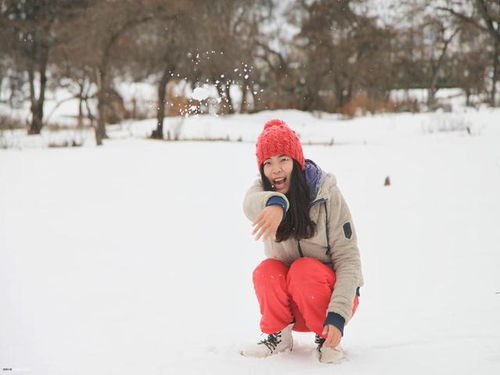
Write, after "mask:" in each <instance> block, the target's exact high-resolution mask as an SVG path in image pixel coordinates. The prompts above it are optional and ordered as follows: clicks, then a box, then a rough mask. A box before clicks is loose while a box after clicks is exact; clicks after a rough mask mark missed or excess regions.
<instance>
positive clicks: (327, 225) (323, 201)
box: [297, 198, 332, 258]
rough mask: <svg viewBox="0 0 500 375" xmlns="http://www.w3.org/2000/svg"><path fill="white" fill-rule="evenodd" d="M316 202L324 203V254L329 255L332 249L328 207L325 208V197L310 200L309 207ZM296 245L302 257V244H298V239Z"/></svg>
mask: <svg viewBox="0 0 500 375" xmlns="http://www.w3.org/2000/svg"><path fill="white" fill-rule="evenodd" d="M318 203H324V204H325V221H326V223H325V224H326V228H325V231H326V255H330V254H331V252H332V250H331V247H330V235H329V234H328V229H329V223H328V209H327V208H326V199H325V198H321V199H318V200H316V201H314V202H312V203H311V204H310V206H309V208H311V207H313V206H315V205H316V204H318ZM297 247H298V249H299V255H300V257H301V258H303V257H304V252H303V251H302V246H300V241H299V240H297Z"/></svg>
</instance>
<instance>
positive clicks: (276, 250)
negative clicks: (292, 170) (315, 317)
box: [243, 174, 363, 323]
mask: <svg viewBox="0 0 500 375" xmlns="http://www.w3.org/2000/svg"><path fill="white" fill-rule="evenodd" d="M272 196H280V197H282V198H283V199H284V200H285V201H286V202H287V206H289V202H288V199H287V198H286V196H285V195H284V194H281V193H278V192H274V191H264V190H263V187H262V182H261V181H260V179H259V180H257V181H255V183H254V184H253V185H252V187H251V188H250V189H249V190H248V192H247V193H246V195H245V199H244V203H243V209H244V212H245V215H246V216H247V217H248V218H249V219H250V220H251V221H252V222H253V221H254V220H255V219H256V218H257V216H258V215H259V213H260V212H261V211H262V210H263V209H264V208H265V207H266V203H267V201H268V199H269V198H270V197H272ZM309 212H310V217H311V220H313V221H314V222H315V223H316V227H317V231H316V234H315V235H314V236H313V237H311V238H309V239H304V240H301V241H300V247H299V243H298V242H297V240H295V239H293V238H291V239H288V240H286V241H283V242H275V241H274V240H273V239H267V240H265V241H264V250H265V254H266V256H267V257H268V258H274V259H278V260H280V261H282V262H284V263H286V264H291V263H292V262H293V261H294V260H296V259H297V258H300V257H301V256H305V257H312V258H316V259H318V260H320V261H321V262H323V263H326V264H331V265H332V267H333V269H334V271H335V275H336V283H335V289H334V293H333V294H332V298H331V300H330V304H329V305H328V311H325V316H326V314H327V313H328V312H334V313H337V314H339V315H341V316H342V317H343V318H344V319H345V322H346V323H347V322H348V321H349V319H350V318H351V313H352V308H353V300H354V296H355V294H356V289H357V288H358V287H361V286H362V285H363V276H362V273H361V262H360V257H359V250H358V245H357V239H356V232H355V230H354V226H353V223H352V219H351V214H350V212H349V208H348V206H347V204H346V202H345V200H344V198H343V196H342V194H341V193H340V190H339V188H338V187H337V182H336V179H335V177H334V176H333V175H332V174H326V177H325V178H324V180H323V182H322V183H321V185H320V187H319V190H318V193H317V195H316V198H315V199H314V201H313V202H312V204H311V209H310V211H309ZM327 227H328V235H327ZM327 238H328V242H329V245H330V246H328V242H327ZM329 249H330V250H329Z"/></svg>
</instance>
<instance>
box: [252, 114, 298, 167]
mask: <svg viewBox="0 0 500 375" xmlns="http://www.w3.org/2000/svg"><path fill="white" fill-rule="evenodd" d="M256 148H257V152H256V155H257V164H258V166H259V168H260V166H261V165H262V163H263V162H264V161H265V160H267V159H269V158H270V157H271V156H275V155H282V154H283V155H288V156H291V157H292V158H293V159H295V160H297V162H298V163H299V164H300V167H301V169H304V167H305V162H304V154H303V153H302V145H301V144H300V139H299V137H298V136H297V133H295V132H294V131H293V130H292V129H290V128H289V127H288V125H287V124H286V122H285V121H283V120H278V119H274V120H270V121H268V122H266V123H265V124H264V129H263V130H262V132H261V133H260V135H259V138H257V144H256Z"/></svg>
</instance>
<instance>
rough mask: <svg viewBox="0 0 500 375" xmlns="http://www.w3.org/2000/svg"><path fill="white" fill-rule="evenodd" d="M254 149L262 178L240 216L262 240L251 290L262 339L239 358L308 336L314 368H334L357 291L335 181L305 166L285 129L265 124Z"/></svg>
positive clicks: (353, 248)
mask: <svg viewBox="0 0 500 375" xmlns="http://www.w3.org/2000/svg"><path fill="white" fill-rule="evenodd" d="M256 149H257V163H258V167H259V170H260V174H261V178H260V179H259V180H257V181H256V182H255V183H254V184H253V186H252V187H251V188H250V189H249V191H248V192H247V194H246V196H245V200H244V211H245V214H246V216H247V217H248V218H249V219H250V220H251V221H252V223H253V226H254V232H253V234H254V235H255V237H256V239H259V238H261V237H262V238H263V239H264V248H265V254H266V256H267V259H266V260H264V261H263V262H262V263H260V264H259V265H258V266H257V268H256V269H255V270H254V272H253V283H254V287H255V293H256V294H257V299H258V301H259V305H260V312H261V315H262V316H261V321H260V328H261V330H262V332H264V333H265V334H267V338H265V339H264V340H262V341H260V342H258V343H256V344H254V345H251V346H249V347H247V348H245V349H243V350H242V352H241V354H242V355H244V356H247V357H267V356H271V355H274V354H277V353H279V352H283V351H291V350H292V348H293V338H292V331H298V332H314V333H315V334H316V336H315V343H316V344H318V346H317V350H318V357H319V360H320V361H321V362H324V363H334V362H337V361H339V360H340V359H342V358H343V356H344V352H343V350H342V348H341V346H340V341H341V339H342V336H343V334H344V325H345V324H346V323H347V322H349V320H350V319H351V317H352V315H353V314H354V312H355V311H356V308H357V306H358V298H359V288H360V287H361V286H362V284H363V278H362V274H361V264H360V257H359V251H358V246H357V241H356V232H355V231H354V226H353V223H352V218H351V214H350V212H349V208H348V207H347V204H346V202H345V200H344V198H343V197H342V194H341V193H340V191H339V188H338V187H337V184H336V180H335V177H334V176H333V175H332V174H329V173H325V172H324V171H322V170H321V169H320V168H319V166H317V165H316V164H315V163H314V162H313V161H311V160H307V159H304V155H303V153H302V146H301V144H300V140H299V138H298V136H297V134H296V133H295V132H294V131H293V130H291V129H290V128H289V127H288V126H287V124H286V123H285V122H283V121H281V120H271V121H269V122H267V123H266V124H265V125H264V129H263V130H262V132H261V134H260V135H259V137H258V140H257V145H256Z"/></svg>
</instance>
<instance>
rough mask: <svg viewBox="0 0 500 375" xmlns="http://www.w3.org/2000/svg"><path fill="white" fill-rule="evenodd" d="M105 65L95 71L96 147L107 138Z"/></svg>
mask: <svg viewBox="0 0 500 375" xmlns="http://www.w3.org/2000/svg"><path fill="white" fill-rule="evenodd" d="M106 65H107V64H106V63H103V64H101V66H100V67H99V68H98V70H97V76H98V79H97V90H98V91H97V126H96V128H95V140H96V144H97V146H102V140H103V139H106V138H108V137H107V134H106V123H105V119H104V112H105V108H106V91H107V82H106V80H107V74H106V69H107V66H106Z"/></svg>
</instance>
